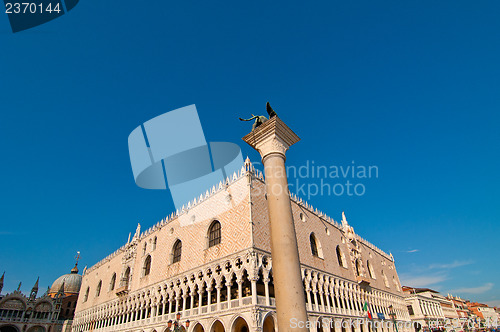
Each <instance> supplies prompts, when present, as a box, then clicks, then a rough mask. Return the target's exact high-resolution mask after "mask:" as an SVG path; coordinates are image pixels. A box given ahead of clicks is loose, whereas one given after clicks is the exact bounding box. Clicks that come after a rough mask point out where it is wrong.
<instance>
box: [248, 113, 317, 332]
mask: <svg viewBox="0 0 500 332" xmlns="http://www.w3.org/2000/svg"><path fill="white" fill-rule="evenodd" d="M243 140H244V141H245V142H247V143H248V144H249V145H250V146H251V147H253V148H254V149H256V150H257V151H258V152H259V153H260V155H261V157H262V163H263V164H264V172H265V179H266V191H267V204H268V210H269V221H270V231H271V255H272V259H273V275H274V288H275V297H276V314H277V318H278V329H279V330H280V331H282V332H283V331H290V330H297V331H307V328H302V329H301V328H297V329H292V328H291V326H290V322H291V320H292V319H295V320H297V321H302V322H304V323H305V322H306V321H307V312H306V301H305V297H304V287H303V284H302V276H301V272H300V261H299V250H298V247H297V236H296V234H295V225H294V223H293V216H292V206H291V204H290V194H289V191H288V180H287V175H286V169H285V159H286V157H285V152H286V151H287V150H288V148H289V147H290V146H292V145H293V144H295V143H297V142H298V141H299V140H300V138H299V137H298V136H297V135H296V134H295V133H294V132H293V131H292V130H291V129H290V128H288V126H287V125H285V123H284V122H283V121H281V119H280V118H278V117H277V116H274V117H272V118H271V119H269V120H268V121H266V122H264V123H263V124H262V125H260V126H259V127H257V128H256V129H255V130H253V131H252V132H251V133H249V134H248V135H246V136H245V137H243Z"/></svg>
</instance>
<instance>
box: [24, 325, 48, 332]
mask: <svg viewBox="0 0 500 332" xmlns="http://www.w3.org/2000/svg"><path fill="white" fill-rule="evenodd" d="M28 332H45V327H43V326H33V327H30V328H29V329H28Z"/></svg>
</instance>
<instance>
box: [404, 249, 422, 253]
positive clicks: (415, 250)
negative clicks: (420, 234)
mask: <svg viewBox="0 0 500 332" xmlns="http://www.w3.org/2000/svg"><path fill="white" fill-rule="evenodd" d="M419 251H420V250H418V249H413V250H408V251H406V252H408V253H412V252H419Z"/></svg>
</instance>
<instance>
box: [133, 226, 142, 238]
mask: <svg viewBox="0 0 500 332" xmlns="http://www.w3.org/2000/svg"><path fill="white" fill-rule="evenodd" d="M140 235H141V224H140V223H137V228H136V229H135V234H134V239H136V238H138V237H139V236H140Z"/></svg>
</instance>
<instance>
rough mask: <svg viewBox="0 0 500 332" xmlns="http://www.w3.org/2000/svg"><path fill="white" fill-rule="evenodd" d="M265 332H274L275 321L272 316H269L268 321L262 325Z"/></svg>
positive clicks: (265, 320)
mask: <svg viewBox="0 0 500 332" xmlns="http://www.w3.org/2000/svg"><path fill="white" fill-rule="evenodd" d="M262 330H263V332H274V331H275V329H274V319H273V316H272V315H267V317H266V319H264V323H263V324H262Z"/></svg>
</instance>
